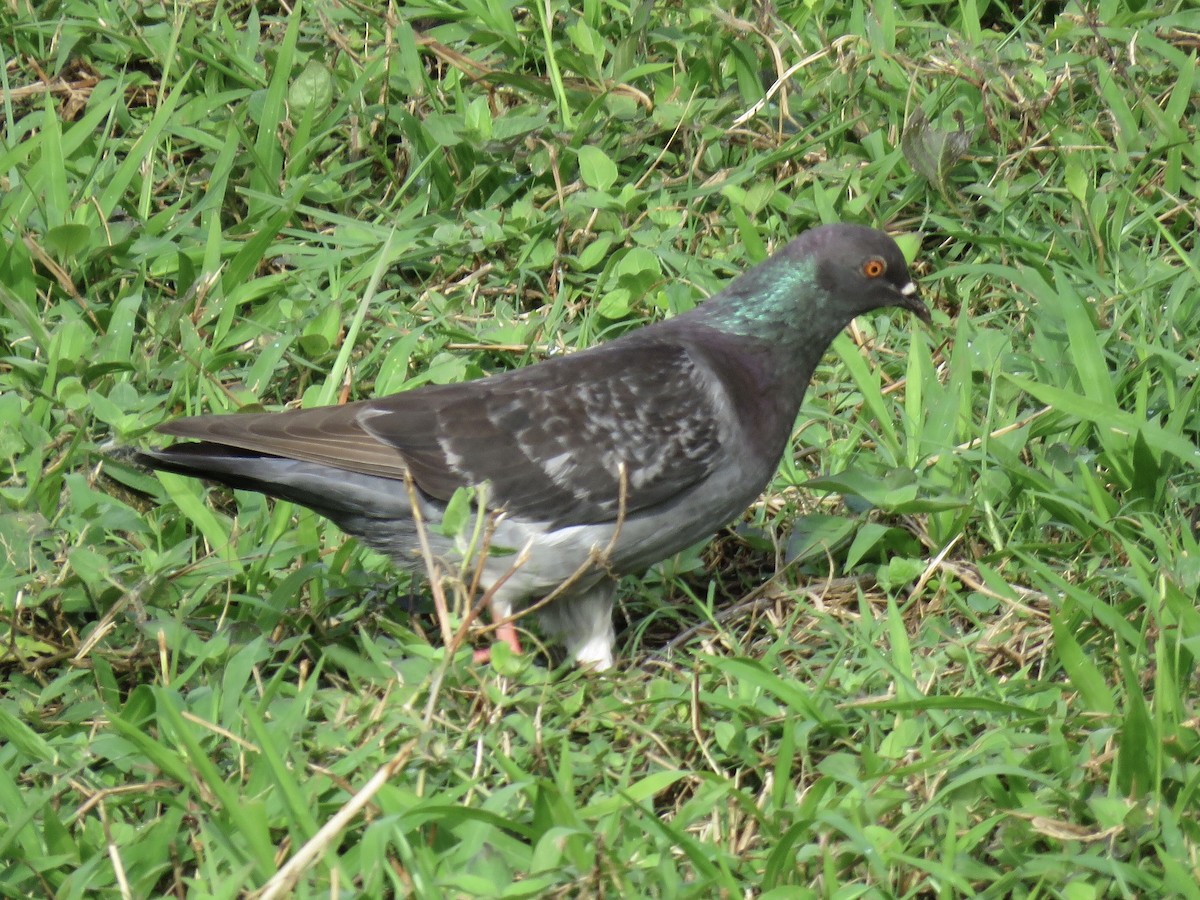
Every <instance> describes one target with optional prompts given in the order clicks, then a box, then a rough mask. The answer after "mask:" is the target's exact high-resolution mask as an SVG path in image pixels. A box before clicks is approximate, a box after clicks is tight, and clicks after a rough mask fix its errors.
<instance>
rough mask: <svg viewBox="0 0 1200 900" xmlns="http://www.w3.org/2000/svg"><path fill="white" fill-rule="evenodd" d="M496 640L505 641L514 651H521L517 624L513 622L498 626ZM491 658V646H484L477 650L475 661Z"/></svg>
mask: <svg viewBox="0 0 1200 900" xmlns="http://www.w3.org/2000/svg"><path fill="white" fill-rule="evenodd" d="M493 615H494V612H493ZM496 640H498V641H503V642H504V643H506V644H508V646H510V647H512V650H513V653H520V652H521V641H520V640H519V639H518V638H517V626H516V625H514V624H513V623H512V622H505V623H504V624H503V625H497V626H496ZM491 658H492V650H491V648H490V647H483V648H481V649H479V650H476V651H475V662H477V663H485V662H489V661H490V660H491Z"/></svg>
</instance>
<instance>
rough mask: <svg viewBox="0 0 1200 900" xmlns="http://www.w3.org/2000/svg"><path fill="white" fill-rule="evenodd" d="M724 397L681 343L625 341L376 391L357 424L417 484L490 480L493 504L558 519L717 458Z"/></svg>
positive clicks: (696, 470) (672, 483) (652, 491)
mask: <svg viewBox="0 0 1200 900" xmlns="http://www.w3.org/2000/svg"><path fill="white" fill-rule="evenodd" d="M722 402H723V400H722V398H721V396H720V393H719V389H717V388H715V387H714V383H713V379H712V377H711V376H710V375H706V374H705V373H703V372H702V371H700V369H699V368H698V367H697V364H696V362H695V360H694V359H693V358H692V357H691V356H690V355H689V354H688V353H687V351H686V350H684V349H683V348H682V347H680V346H678V345H674V344H665V343H658V342H649V341H647V342H645V343H642V342H632V343H630V344H626V345H623V346H619V347H618V346H609V347H601V348H597V350H596V351H592V352H588V353H580V354H576V355H574V356H569V357H564V358H561V359H555V360H551V361H548V362H546V363H542V364H541V365H538V366H533V367H530V368H526V369H521V370H518V371H515V372H511V373H508V374H506V375H504V376H502V377H498V378H492V379H488V380H486V381H482V382H473V383H469V384H464V385H453V386H446V387H441V388H435V389H432V390H423V391H420V392H419V393H414V394H396V395H393V396H390V397H386V398H383V399H381V400H377V401H374V402H373V403H372V404H371V406H370V408H369V409H368V410H365V411H364V414H363V415H362V416H361V417H360V421H361V423H362V425H363V427H364V428H366V429H367V430H368V431H370V432H371V433H372V434H374V435H375V436H376V437H377V438H378V439H379V440H380V441H382V442H384V443H386V444H390V445H392V446H394V447H396V448H397V449H399V450H400V452H401V453H402V454H403V456H404V458H405V459H406V460H407V461H408V463H409V465H410V467H411V470H412V473H413V477H414V479H415V480H416V482H417V484H418V485H419V486H420V487H421V488H422V489H423V490H425V491H427V492H429V493H431V494H433V495H434V496H438V497H443V498H445V497H448V496H449V495H450V494H451V493H453V491H454V489H455V488H456V487H458V486H460V485H462V484H481V483H483V482H487V483H488V484H489V485H490V489H491V504H492V505H494V506H497V507H501V506H502V507H504V508H505V509H506V510H508V512H509V513H510V514H511V515H514V516H518V517H521V518H528V519H533V520H536V521H545V522H549V523H551V524H553V525H554V526H556V527H561V526H565V525H570V524H578V523H592V522H602V521H610V520H612V519H615V518H616V517H617V515H618V511H619V507H620V496H621V476H620V471H621V466H622V465H624V468H625V480H626V488H625V489H626V511H627V512H629V513H632V512H634V511H636V510H638V509H642V508H645V507H648V506H653V505H655V504H657V503H660V502H663V501H665V500H667V499H669V498H670V497H672V496H674V495H676V494H678V493H680V492H681V491H683V490H685V489H686V488H688V487H689V486H691V485H693V484H696V483H697V482H699V481H701V480H703V479H704V478H705V477H706V476H708V475H709V474H710V473H711V472H712V470H713V467H714V466H715V465H716V464H717V463H718V461H719V459H720V453H719V450H720V446H721V438H722V435H721V427H720V422H719V417H720V415H721V413H722V411H723V410H722V408H721V406H722Z"/></svg>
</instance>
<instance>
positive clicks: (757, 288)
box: [698, 259, 841, 344]
mask: <svg viewBox="0 0 1200 900" xmlns="http://www.w3.org/2000/svg"><path fill="white" fill-rule="evenodd" d="M772 262H774V263H775V264H774V265H772V264H771V263H772ZM829 306H830V304H829V294H828V293H827V292H826V291H824V290H822V289H821V288H820V287H819V286H818V284H817V267H816V262H815V261H814V260H811V259H806V260H800V261H796V260H780V259H776V260H770V261H768V262H767V263H765V264H763V265H759V266H757V267H755V268H753V269H751V270H750V271H749V272H746V273H745V274H744V275H742V276H741V277H739V278H738V279H736V280H735V281H734V282H733V283H732V284H730V285H729V287H728V288H726V289H725V290H724V291H722V292H721V293H720V294H718V295H717V296H715V297H713V298H712V299H711V300H709V301H708V302H706V303H704V304H702V305H701V306H700V308H699V310H698V311H699V312H700V318H702V319H703V321H704V322H705V323H706V324H708V325H710V326H712V327H714V328H718V329H720V330H721V331H724V332H726V333H728V334H736V335H741V336H743V337H749V338H757V339H759V340H763V341H772V342H776V343H782V344H787V343H792V341H793V340H795V341H803V342H804V343H811V341H812V339H813V338H814V337H816V336H818V335H824V333H825V332H826V331H827V330H829V328H830V327H832V329H833V332H834V333H835V334H836V332H837V330H839V329H840V327H841V325H840V323H838V324H833V323H827V321H826V320H827V319H828V318H829ZM789 339H792V340H789Z"/></svg>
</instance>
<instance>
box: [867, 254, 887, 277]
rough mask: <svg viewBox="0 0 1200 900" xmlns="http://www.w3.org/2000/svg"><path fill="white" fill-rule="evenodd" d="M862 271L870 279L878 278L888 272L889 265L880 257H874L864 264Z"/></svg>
mask: <svg viewBox="0 0 1200 900" xmlns="http://www.w3.org/2000/svg"><path fill="white" fill-rule="evenodd" d="M862 271H863V274H864V275H866V276H867V277H868V278H878V277H879V276H880V275H882V274H883V273H884V272H886V271H887V263H885V262H884V261H883V260H882V259H880V258H879V257H878V256H873V257H871V258H870V259H868V260H867V261H866V262H865V263H863V268H862Z"/></svg>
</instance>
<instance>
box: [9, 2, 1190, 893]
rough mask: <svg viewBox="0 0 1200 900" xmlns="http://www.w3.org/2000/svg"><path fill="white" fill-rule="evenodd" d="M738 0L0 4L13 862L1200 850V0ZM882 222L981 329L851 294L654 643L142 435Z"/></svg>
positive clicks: (102, 870) (581, 877)
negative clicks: (421, 554)
mask: <svg viewBox="0 0 1200 900" xmlns="http://www.w3.org/2000/svg"><path fill="white" fill-rule="evenodd" d="M717 6H718V5H716V4H702V3H698V2H695V0H684V2H682V3H676V4H650V3H640V4H634V5H631V6H628V7H627V6H623V5H622V4H620V3H619V2H616V0H584V2H582V3H580V4H578V5H576V6H573V7H570V8H568V7H565V6H563V5H561V4H533V5H532V6H528V7H526V6H519V5H514V4H509V3H503V2H499V0H496V2H490V0H489V2H476V0H444V2H438V0H431V2H426V3H417V4H407V5H405V6H403V7H397V8H381V7H380V6H379V5H378V4H374V5H372V4H354V3H345V4H334V3H325V2H312V3H308V4H302V5H299V6H296V7H294V8H292V9H290V10H289V9H288V8H286V7H278V8H276V7H273V6H263V7H246V6H241V5H236V4H233V5H231V4H225V3H217V4H180V5H175V6H158V5H154V4H136V3H130V2H127V0H108V2H101V3H88V4H84V3H74V2H63V3H54V4H29V3H26V2H21V0H15V2H13V3H10V4H8V5H6V6H5V7H4V8H3V9H2V10H0V27H2V31H3V34H4V35H5V39H4V40H3V41H2V42H0V92H2V93H0V128H2V131H0V356H2V359H0V422H2V423H3V427H2V428H0V451H2V452H0V469H2V470H3V472H2V475H0V511H2V516H0V542H2V544H3V547H4V551H5V552H4V553H3V554H0V637H2V638H3V640H2V642H0V646H2V649H0V665H2V667H3V672H4V682H3V688H2V693H0V736H2V737H3V741H2V742H0V858H3V859H4V860H6V864H5V865H4V866H2V867H0V893H3V894H4V895H5V896H46V897H82V896H88V897H92V896H108V895H122V896H134V897H139V896H168V895H170V896H195V897H205V896H212V897H219V896H239V895H243V894H248V893H250V892H253V891H255V890H258V889H261V888H263V887H264V886H268V885H269V886H270V887H269V889H268V890H267V891H266V892H265V893H264V896H270V895H274V894H273V893H272V891H274V890H275V889H276V888H277V887H279V886H283V887H287V886H289V885H292V884H293V883H294V888H293V889H294V891H295V894H296V895H297V896H334V895H338V894H342V893H346V894H352V895H356V896H385V895H404V896H416V897H443V896H461V897H475V896H478V897H495V896H504V897H546V896H549V897H553V896H580V897H584V896H587V897H591V896H613V897H616V896H620V897H631V896H649V897H663V898H666V897H713V896H725V897H738V896H754V897H763V898H767V897H770V898H781V897H789V898H791V897H807V896H812V897H838V898H842V897H846V898H848V897H863V896H865V897H908V896H922V897H924V896H938V897H954V896H975V895H983V896H990V897H1062V898H1067V900H1091V898H1099V897H1126V896H1130V897H1145V896H1182V897H1196V896H1200V888H1197V886H1196V885H1197V872H1198V871H1200V825H1198V824H1197V823H1198V822H1200V763H1198V760H1200V733H1198V723H1200V686H1198V682H1197V668H1196V656H1197V653H1198V652H1200V611H1198V609H1197V603H1196V597H1197V593H1198V587H1200V546H1198V540H1197V532H1196V527H1195V526H1196V522H1197V517H1198V515H1200V512H1198V511H1200V477H1198V469H1200V451H1198V450H1197V434H1198V431H1200V414H1198V413H1197V412H1196V410H1197V407H1198V403H1197V394H1198V392H1200V378H1197V375H1198V373H1200V362H1198V360H1197V355H1196V349H1195V348H1196V345H1197V336H1198V335H1200V246H1198V245H1197V240H1196V234H1197V230H1198V225H1200V201H1198V200H1197V196H1198V194H1200V192H1198V190H1197V182H1196V173H1197V172H1198V171H1200V150H1198V147H1200V142H1198V139H1197V130H1196V129H1197V123H1198V121H1200V113H1198V112H1197V108H1198V107H1197V98H1198V97H1200V83H1198V82H1197V77H1196V53H1197V46H1198V40H1197V36H1196V32H1195V24H1194V23H1195V14H1196V8H1195V6H1194V5H1193V4H1190V3H1186V2H1176V3H1168V4H1159V5H1157V6H1156V5H1152V4H1136V3H1132V4H1131V3H1118V2H1113V0H1100V2H1097V3H1094V4H1089V5H1086V6H1081V5H1079V4H1077V3H1073V2H1071V3H1065V4H1050V3H1047V4H1033V5H1031V6H1030V7H1029V9H1028V11H1027V13H1026V14H1021V15H1018V14H1016V13H1013V12H1010V11H1009V5H1008V4H994V3H989V2H987V0H982V2H980V0H960V2H936V0H934V2H924V3H916V2H899V3H895V4H889V3H879V4H867V3H865V2H862V0H851V2H850V3H847V4H838V3H829V2H822V0H817V2H813V3H798V4H780V5H778V6H777V7H774V8H772V9H771V10H770V11H764V10H763V9H762V8H761V7H758V6H752V5H750V4H741V5H738V6H737V7H735V8H733V9H732V11H728V12H727V11H723V10H721V9H718V8H717ZM839 219H845V220H850V221H858V222H864V223H869V224H877V225H881V226H886V227H888V228H889V229H891V230H893V231H895V232H902V233H907V234H909V235H917V234H920V235H922V236H923V242H922V244H921V248H920V251H919V254H918V262H917V265H916V270H917V272H918V274H919V276H920V278H921V281H922V284H923V286H924V289H925V291H926V292H927V294H928V296H929V298H930V300H931V302H932V304H933V305H934V306H935V307H936V310H937V312H936V313H935V320H936V321H935V327H934V328H933V329H932V330H924V329H922V328H921V327H920V326H919V325H916V324H914V323H911V322H909V321H907V320H906V319H905V318H904V317H901V316H894V317H893V316H889V315H883V314H881V315H879V316H873V317H869V318H866V319H860V320H859V321H858V322H857V323H856V326H855V328H854V329H853V330H852V332H851V333H850V334H848V335H847V336H843V337H842V338H839V340H838V341H837V342H836V344H835V346H834V349H833V351H831V352H830V353H829V354H828V355H827V356H826V358H825V360H824V362H823V365H822V366H821V368H820V370H819V372H818V375H817V378H816V380H815V381H814V384H813V386H812V388H811V389H810V392H809V395H808V398H807V401H806V406H805V409H804V411H803V414H802V416H801V418H800V421H799V423H798V428H797V439H796V442H795V452H794V453H793V454H791V455H789V457H788V458H787V459H785V460H784V462H783V465H782V466H781V469H780V474H779V476H778V477H777V479H776V481H775V483H774V484H773V485H772V488H771V490H770V491H769V492H768V494H767V495H765V496H764V497H763V498H762V500H761V501H760V502H759V503H758V504H756V505H755V506H754V507H753V509H751V510H750V511H749V512H748V513H747V515H746V517H745V519H744V520H743V521H742V522H740V523H737V524H736V525H735V527H734V528H732V529H731V530H730V531H728V532H726V533H724V534H722V535H720V536H718V538H717V539H716V540H715V541H714V542H713V543H712V544H710V545H709V546H708V547H706V548H703V549H697V550H696V551H693V552H691V553H688V554H683V555H682V556H681V557H679V558H677V559H675V560H672V561H669V562H668V563H666V564H664V565H663V566H661V567H659V568H658V569H656V570H655V571H654V572H652V573H650V574H649V575H648V576H647V577H646V578H644V579H630V580H628V582H627V583H626V585H625V586H624V590H623V594H622V606H621V610H620V613H619V622H618V625H619V628H620V630H621V638H620V645H619V649H620V651H621V654H622V657H623V660H624V661H625V662H624V664H623V667H622V668H621V669H620V670H619V671H617V672H616V673H615V674H613V675H611V676H607V677H604V678H597V677H594V676H590V675H587V674H584V673H579V672H575V671H570V670H561V669H557V670H556V669H555V668H554V667H553V666H552V665H550V664H547V662H546V659H545V658H544V657H542V656H539V655H538V654H531V656H530V657H529V658H512V657H510V656H508V655H507V654H505V653H503V652H502V651H498V653H497V660H496V662H495V665H494V666H493V667H491V668H481V667H474V666H472V665H470V664H469V663H468V662H466V660H465V658H464V656H463V655H462V654H460V655H459V656H457V657H453V658H448V657H447V654H446V653H445V652H444V651H443V646H442V643H441V637H440V635H439V633H438V630H437V627H436V626H435V625H434V624H433V619H432V617H431V615H430V612H429V608H428V603H427V601H425V600H424V594H423V592H422V590H421V588H420V586H419V585H418V586H415V587H413V588H411V589H410V587H409V586H408V585H407V584H406V583H400V584H397V582H396V579H395V577H394V574H393V573H391V571H390V570H389V568H388V567H387V565H386V563H384V562H383V561H382V560H381V559H380V558H379V557H376V556H373V555H371V554H370V553H368V552H367V551H365V550H363V549H362V548H361V547H359V546H357V545H356V544H354V543H353V542H348V541H346V540H345V539H344V538H343V536H342V535H341V534H339V533H338V532H337V531H336V529H335V528H333V527H332V526H328V525H326V524H325V523H324V522H323V521H321V520H319V519H318V518H316V517H315V516H313V515H312V514H310V513H308V512H305V511H298V510H296V509H294V508H290V507H287V506H285V505H279V506H273V505H271V504H270V503H268V502H266V501H264V500H262V499H261V498H258V497H256V496H253V495H239V496H237V497H236V498H231V497H230V496H229V495H227V494H224V493H221V492H212V491H208V490H206V489H205V487H204V486H203V485H200V484H197V483H194V482H191V481H187V480H184V479H177V478H170V477H166V476H164V477H162V478H161V479H159V478H157V477H154V476H151V475H148V474H146V473H144V472H141V471H138V470H136V469H133V468H131V467H130V466H128V465H127V464H125V463H123V462H121V461H120V459H119V458H118V457H114V455H113V453H112V451H113V449H114V448H115V447H118V446H130V445H138V444H140V443H144V442H147V441H150V440H152V439H151V438H150V437H148V434H147V433H148V432H149V430H150V429H151V428H152V427H153V426H154V425H155V424H157V423H158V422H160V421H163V420H164V419H166V418H169V417H172V416H176V415H180V414H185V413H194V412H200V411H217V410H231V409H237V408H240V407H243V406H250V405H262V406H264V407H267V408H272V409H274V408H279V407H280V406H282V405H284V404H296V403H302V404H306V405H311V404H317V403H328V402H337V401H338V400H340V399H342V398H344V397H354V398H356V397H362V396H369V395H372V394H375V393H384V392H390V391H396V390H402V389H406V388H409V387H413V386H416V385H419V384H423V383H427V382H438V383H440V382H450V381H458V380H462V379H466V378H472V377H477V376H479V375H481V374H483V373H485V372H491V371H496V370H499V369H503V368H508V367H513V366H518V365H523V364H527V363H529V362H533V361H536V360H538V359H541V358H544V357H545V356H546V355H547V354H550V353H554V352H558V351H560V350H563V349H567V348H579V347H583V346H586V345H589V344H592V343H594V342H596V341H599V340H602V339H604V338H606V337H610V336H613V335H615V334H617V333H620V332H622V331H624V330H626V329H628V328H630V327H636V326H637V325H639V324H641V323H643V322H645V321H648V320H652V319H656V318H659V317H661V316H663V315H666V314H669V313H671V312H674V311H678V310H682V309H685V308H687V307H689V306H691V305H692V304H694V303H696V302H699V301H700V300H701V299H702V298H703V297H705V296H707V295H708V294H710V293H712V292H714V291H715V290H717V289H719V288H720V286H721V285H722V284H723V283H725V282H726V281H727V280H728V279H729V278H730V277H731V276H732V275H733V274H735V273H736V272H738V271H741V270H742V269H744V268H745V267H747V266H749V265H751V264H753V263H754V262H756V261H758V260H760V259H762V258H763V257H764V256H765V255H766V254H767V253H768V252H769V251H770V250H771V249H772V248H774V247H777V246H779V245H780V244H781V243H782V242H783V241H784V240H786V239H787V238H788V237H789V236H790V235H792V234H795V233H796V232H798V231H800V230H802V229H804V228H807V227H810V226H812V225H814V224H817V223H820V222H824V221H832V220H839ZM464 653H465V651H464ZM364 788H367V789H368V794H364V795H363V796H361V797H360V798H359V800H358V801H357V802H355V801H352V800H351V798H352V797H353V796H354V795H355V794H356V793H357V792H359V791H360V790H362V789H364ZM314 839H316V840H314ZM272 879H275V880H272ZM293 880H294V881H293Z"/></svg>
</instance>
